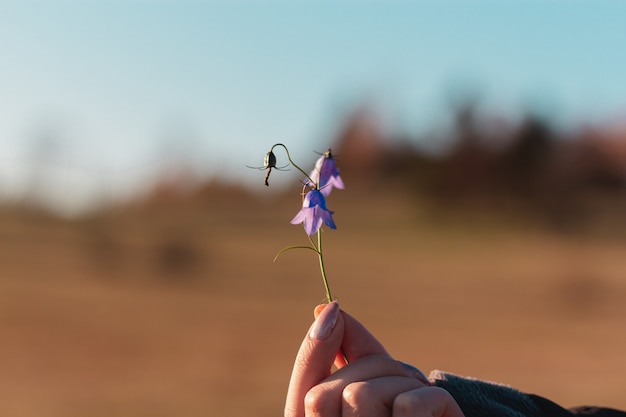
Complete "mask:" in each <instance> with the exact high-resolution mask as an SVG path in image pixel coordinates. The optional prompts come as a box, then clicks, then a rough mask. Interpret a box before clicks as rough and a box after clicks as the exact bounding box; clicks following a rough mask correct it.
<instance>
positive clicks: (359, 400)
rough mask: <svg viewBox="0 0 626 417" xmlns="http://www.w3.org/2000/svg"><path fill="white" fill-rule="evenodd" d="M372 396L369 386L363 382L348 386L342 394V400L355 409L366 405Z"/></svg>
mask: <svg viewBox="0 0 626 417" xmlns="http://www.w3.org/2000/svg"><path fill="white" fill-rule="evenodd" d="M372 394H373V393H372V389H371V386H370V384H368V383H367V382H365V381H359V382H353V383H351V384H348V385H347V386H346V387H345V388H344V389H343V392H342V396H343V400H344V401H345V402H346V403H348V404H349V405H350V406H352V407H355V408H356V407H358V406H363V405H364V404H366V402H367V401H368V399H369V398H371V396H372Z"/></svg>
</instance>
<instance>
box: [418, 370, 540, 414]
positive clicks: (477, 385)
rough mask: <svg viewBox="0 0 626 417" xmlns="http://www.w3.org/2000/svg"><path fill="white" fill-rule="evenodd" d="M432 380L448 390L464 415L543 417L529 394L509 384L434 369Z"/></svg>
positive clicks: (436, 384) (434, 383)
mask: <svg viewBox="0 0 626 417" xmlns="http://www.w3.org/2000/svg"><path fill="white" fill-rule="evenodd" d="M428 379H429V380H430V382H431V383H432V384H433V385H435V386H438V387H441V388H443V389H445V390H446V391H448V392H449V393H450V394H451V395H452V397H453V398H454V399H455V401H456V402H457V404H458V405H459V407H460V408H461V410H462V411H463V414H465V417H541V416H542V415H543V414H542V412H541V410H540V409H539V408H538V407H537V406H536V405H535V403H534V402H533V401H532V400H531V399H530V397H529V396H528V395H526V394H524V393H523V392H520V391H518V390H516V389H515V388H511V387H510V386H508V385H503V384H497V383H493V382H487V381H482V380H479V379H475V378H468V377H462V376H459V375H455V374H451V373H448V372H442V371H438V370H434V371H432V372H431V373H430V376H429V377H428Z"/></svg>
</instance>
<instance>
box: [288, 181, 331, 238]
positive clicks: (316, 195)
mask: <svg viewBox="0 0 626 417" xmlns="http://www.w3.org/2000/svg"><path fill="white" fill-rule="evenodd" d="M299 223H303V225H304V231H305V232H306V233H307V234H308V235H309V236H310V235H313V234H315V233H316V232H317V231H318V230H319V229H320V227H322V223H324V224H325V225H326V226H328V227H330V228H331V229H336V228H337V226H335V222H334V220H333V212H332V211H330V210H328V208H327V207H326V197H324V194H322V192H321V191H320V190H311V191H309V192H308V193H307V194H306V195H305V196H304V200H303V202H302V209H300V211H299V212H298V214H296V216H295V217H294V218H293V219H292V220H291V224H299Z"/></svg>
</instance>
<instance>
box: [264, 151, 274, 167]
mask: <svg viewBox="0 0 626 417" xmlns="http://www.w3.org/2000/svg"><path fill="white" fill-rule="evenodd" d="M263 167H264V168H266V169H267V168H276V155H274V152H272V151H269V152H268V153H266V154H265V159H263Z"/></svg>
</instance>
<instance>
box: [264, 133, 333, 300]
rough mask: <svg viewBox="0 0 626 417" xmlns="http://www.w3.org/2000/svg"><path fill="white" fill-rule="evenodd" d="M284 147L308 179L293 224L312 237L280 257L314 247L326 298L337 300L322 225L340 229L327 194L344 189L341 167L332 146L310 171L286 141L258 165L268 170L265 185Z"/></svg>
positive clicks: (289, 247) (294, 164) (288, 157)
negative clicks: (326, 265)
mask: <svg viewBox="0 0 626 417" xmlns="http://www.w3.org/2000/svg"><path fill="white" fill-rule="evenodd" d="M277 147H281V148H283V149H284V150H285V153H286V154H287V159H288V160H289V163H290V164H291V165H292V166H293V167H294V168H296V169H297V170H298V171H300V172H301V173H302V174H303V175H304V177H305V179H304V181H303V183H304V185H303V188H302V208H301V209H300V211H299V212H298V213H297V214H296V215H295V217H294V218H293V219H292V220H291V224H300V223H302V225H303V226H304V231H305V232H306V234H307V237H308V239H309V243H310V244H309V245H303V246H288V247H286V248H283V249H282V250H281V251H280V252H278V254H277V255H276V258H274V260H276V259H277V258H278V257H279V256H280V255H281V254H282V253H283V252H285V251H287V250H290V249H310V250H312V251H313V252H315V253H317V256H318V258H319V264H320V271H321V273H322V280H323V282H324V288H325V289H326V300H327V301H328V302H329V303H330V302H332V301H333V296H332V294H331V292H330V286H329V285H328V279H327V277H326V269H325V268H324V255H323V252H322V226H323V225H326V226H327V227H328V228H330V229H336V228H337V226H336V225H335V221H334V220H333V212H332V211H330V210H329V209H328V207H327V205H326V198H327V197H328V196H329V195H330V192H331V191H332V190H333V189H334V188H337V189H343V188H344V184H343V181H342V180H341V177H340V176H339V169H337V166H336V164H335V158H334V157H333V154H332V151H331V150H330V149H328V150H327V151H326V152H325V153H324V154H323V155H321V156H320V157H319V159H318V160H317V162H316V163H315V168H314V169H313V170H312V171H311V173H310V174H307V173H306V171H304V170H303V169H302V168H300V167H299V166H298V165H297V164H296V163H295V162H293V160H292V159H291V155H289V150H288V149H287V147H286V146H285V145H283V144H282V143H277V144H275V145H273V146H272V147H271V148H270V150H269V152H268V153H267V154H265V159H264V162H263V166H262V167H258V169H263V170H266V171H267V173H266V174H265V182H264V183H265V185H267V186H269V176H270V173H271V172H272V169H282V168H284V167H280V168H278V167H277V166H276V155H275V154H274V149H275V148H277ZM315 234H317V242H314V241H313V239H312V238H311V236H313V235H315Z"/></svg>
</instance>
